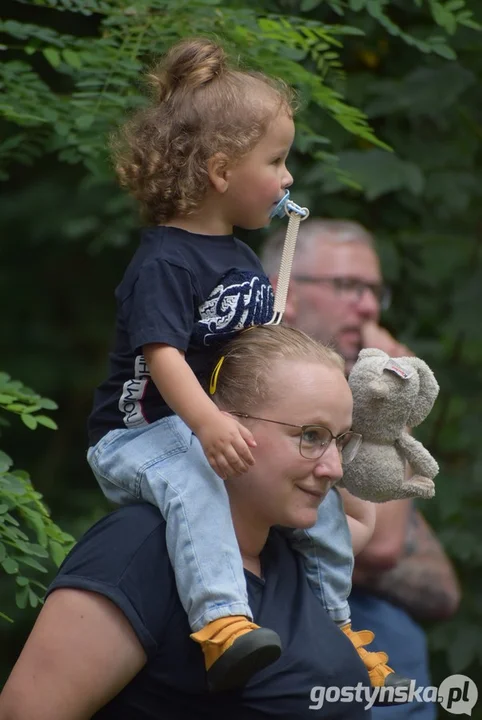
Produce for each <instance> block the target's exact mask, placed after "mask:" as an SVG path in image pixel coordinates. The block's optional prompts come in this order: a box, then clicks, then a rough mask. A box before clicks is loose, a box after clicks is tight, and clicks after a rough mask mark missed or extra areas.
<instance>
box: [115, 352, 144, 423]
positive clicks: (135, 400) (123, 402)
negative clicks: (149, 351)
mask: <svg viewBox="0 0 482 720" xmlns="http://www.w3.org/2000/svg"><path fill="white" fill-rule="evenodd" d="M150 378H151V374H150V372H149V368H148V367H147V363H146V361H145V358H144V355H137V356H136V359H135V361H134V377H133V378H129V380H127V382H125V383H124V385H123V387H122V394H121V396H120V400H119V410H120V411H121V413H122V417H123V419H124V425H125V426H126V427H127V428H136V427H141V426H142V425H147V424H148V420H147V418H146V416H145V414H144V411H143V407H142V400H143V399H144V395H145V393H146V389H147V385H148V383H149V380H150Z"/></svg>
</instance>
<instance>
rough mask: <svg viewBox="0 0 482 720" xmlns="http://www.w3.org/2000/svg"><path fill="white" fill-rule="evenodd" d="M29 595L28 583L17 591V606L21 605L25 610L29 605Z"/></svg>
mask: <svg viewBox="0 0 482 720" xmlns="http://www.w3.org/2000/svg"><path fill="white" fill-rule="evenodd" d="M28 595H29V587H28V585H25V586H24V587H21V588H20V589H19V590H17V592H16V593H15V602H16V603H17V607H19V608H20V609H21V610H25V608H26V607H27V603H28Z"/></svg>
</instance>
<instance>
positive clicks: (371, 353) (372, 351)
mask: <svg viewBox="0 0 482 720" xmlns="http://www.w3.org/2000/svg"><path fill="white" fill-rule="evenodd" d="M366 357H386V358H388V355H387V353H386V352H384V351H383V350H379V349H378V348H363V350H360V352H359V353H358V359H359V360H362V359H363V358H366Z"/></svg>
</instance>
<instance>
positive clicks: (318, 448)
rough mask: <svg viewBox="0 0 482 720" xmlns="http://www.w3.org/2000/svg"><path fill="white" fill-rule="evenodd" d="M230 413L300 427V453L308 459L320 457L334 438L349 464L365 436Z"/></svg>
mask: <svg viewBox="0 0 482 720" xmlns="http://www.w3.org/2000/svg"><path fill="white" fill-rule="evenodd" d="M230 414H231V415H235V416H237V417H242V418H250V419H251V420H262V421H263V422H270V423H275V424H276V425H285V426H286V427H293V428H298V429H299V430H301V434H300V445H299V450H300V455H301V456H302V457H304V458H306V460H317V459H318V458H320V457H321V456H322V455H323V454H324V453H325V452H326V450H328V447H329V446H330V444H331V442H332V441H333V440H334V441H335V443H336V447H337V449H338V452H339V453H340V458H341V462H342V464H343V465H348V463H350V462H351V461H352V460H353V458H354V457H355V455H356V454H357V452H358V450H359V449H360V445H361V444H362V441H363V436H362V435H360V433H356V432H353V431H352V430H347V432H344V433H342V434H341V435H337V436H335V435H333V433H332V432H331V430H329V429H328V428H326V427H323V425H293V424H292V423H286V422H280V421H279V420H269V419H268V418H261V417H256V416H255V415H247V414H246V413H240V412H231V413H230Z"/></svg>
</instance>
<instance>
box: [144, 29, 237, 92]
mask: <svg viewBox="0 0 482 720" xmlns="http://www.w3.org/2000/svg"><path fill="white" fill-rule="evenodd" d="M226 70H227V55H226V53H225V51H224V50H223V48H222V47H221V46H220V45H216V43H213V42H211V40H205V39H202V38H200V39H189V40H182V41H181V42H179V43H177V44H176V45H174V46H173V47H172V48H171V49H170V50H169V52H168V53H167V54H166V55H165V56H164V58H163V59H162V60H161V62H160V63H159V64H158V65H157V66H156V67H155V68H154V70H153V71H152V72H150V73H149V75H148V80H149V82H150V84H151V86H152V87H153V89H154V91H155V94H156V100H157V101H158V102H164V101H166V100H168V99H169V98H170V97H171V95H172V94H173V93H174V92H176V91H177V90H181V89H188V90H195V89H196V88H198V87H200V86H201V85H204V84H205V83H208V82H210V81H211V80H213V79H214V78H215V77H218V76H219V75H222V74H223V73H224V72H225V71H226Z"/></svg>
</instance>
